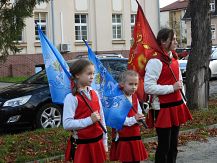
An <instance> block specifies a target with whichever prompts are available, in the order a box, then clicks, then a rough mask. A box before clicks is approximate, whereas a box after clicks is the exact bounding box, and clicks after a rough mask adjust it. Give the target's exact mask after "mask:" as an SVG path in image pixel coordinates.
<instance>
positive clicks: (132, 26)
mask: <svg viewBox="0 0 217 163" xmlns="http://www.w3.org/2000/svg"><path fill="white" fill-rule="evenodd" d="M132 16H133V17H134V18H133V21H134V22H132ZM135 23H136V14H135V13H133V14H130V30H131V40H132V39H133V31H134V27H135Z"/></svg>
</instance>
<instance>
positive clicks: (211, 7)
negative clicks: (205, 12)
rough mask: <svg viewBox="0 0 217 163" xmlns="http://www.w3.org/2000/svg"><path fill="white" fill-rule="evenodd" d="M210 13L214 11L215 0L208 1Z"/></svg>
mask: <svg viewBox="0 0 217 163" xmlns="http://www.w3.org/2000/svg"><path fill="white" fill-rule="evenodd" d="M210 11H213V12H214V11H215V0H210Z"/></svg>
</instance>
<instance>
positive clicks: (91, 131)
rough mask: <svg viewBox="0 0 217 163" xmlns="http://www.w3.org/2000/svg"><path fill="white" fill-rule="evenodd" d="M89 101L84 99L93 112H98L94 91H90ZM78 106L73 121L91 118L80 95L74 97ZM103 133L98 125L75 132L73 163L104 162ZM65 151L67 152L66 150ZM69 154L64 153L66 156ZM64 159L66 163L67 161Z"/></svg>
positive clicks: (97, 102)
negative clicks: (75, 142)
mask: <svg viewBox="0 0 217 163" xmlns="http://www.w3.org/2000/svg"><path fill="white" fill-rule="evenodd" d="M90 95H91V100H89V99H88V98H86V97H85V98H86V100H87V101H88V103H89V104H90V106H91V107H92V109H93V111H98V112H100V105H99V99H98V96H97V94H96V92H95V91H93V90H90ZM76 97H77V100H78V106H77V108H76V111H75V117H74V119H82V118H86V117H89V116H91V111H90V109H89V108H88V106H87V104H86V103H85V102H84V100H83V99H82V97H81V95H80V94H77V95H76ZM102 135H103V131H102V129H101V127H100V125H99V124H98V123H94V124H92V125H90V126H88V127H86V128H83V129H79V130H77V136H78V140H77V144H78V145H77V149H76V151H75V157H74V161H73V162H74V163H103V162H105V160H106V152H105V148H104V145H103V140H102ZM66 151H67V150H66ZM67 155H69V153H68V154H67V153H66V156H67ZM67 159H69V158H66V161H68V160H67Z"/></svg>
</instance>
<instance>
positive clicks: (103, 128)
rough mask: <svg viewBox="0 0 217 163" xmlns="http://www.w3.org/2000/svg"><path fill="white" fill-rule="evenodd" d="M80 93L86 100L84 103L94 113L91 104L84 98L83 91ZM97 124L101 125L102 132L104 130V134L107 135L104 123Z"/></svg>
mask: <svg viewBox="0 0 217 163" xmlns="http://www.w3.org/2000/svg"><path fill="white" fill-rule="evenodd" d="M79 93H80V95H81V97H82V99H83V100H84V102H85V103H86V105H87V106H88V108H89V109H90V111H91V112H92V113H93V112H94V111H93V109H92V107H91V106H90V104H89V103H88V102H87V100H86V99H85V97H84V95H83V93H82V91H80V92H79ZM97 122H98V123H99V125H100V127H101V128H102V130H103V131H104V133H105V134H106V133H107V131H106V129H105V127H104V126H103V125H102V123H101V122H100V121H97Z"/></svg>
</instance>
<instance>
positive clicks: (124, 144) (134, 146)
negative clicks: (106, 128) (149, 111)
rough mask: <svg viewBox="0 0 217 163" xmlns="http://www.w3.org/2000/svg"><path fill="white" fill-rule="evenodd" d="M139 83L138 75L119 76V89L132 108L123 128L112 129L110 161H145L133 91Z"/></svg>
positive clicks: (139, 110)
mask: <svg viewBox="0 0 217 163" xmlns="http://www.w3.org/2000/svg"><path fill="white" fill-rule="evenodd" d="M138 82H139V77H138V74H137V73H136V72H135V71H132V70H128V71H125V72H124V73H122V74H121V76H120V87H121V88H122V89H123V92H124V93H125V95H126V97H127V98H128V99H129V101H130V102H131V103H132V105H133V108H131V110H130V111H129V113H128V115H127V117H126V119H125V122H124V126H123V128H122V129H121V130H119V131H115V130H114V129H112V138H113V142H112V146H111V150H110V160H111V161H117V160H119V161H121V162H123V163H139V162H140V161H141V160H146V159H147V157H148V154H147V152H146V149H145V146H144V144H143V142H142V140H141V135H140V126H139V124H138V121H139V120H143V119H144V115H143V114H142V110H141V108H140V105H139V102H138V99H137V96H136V94H135V91H136V90H137V87H138Z"/></svg>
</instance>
